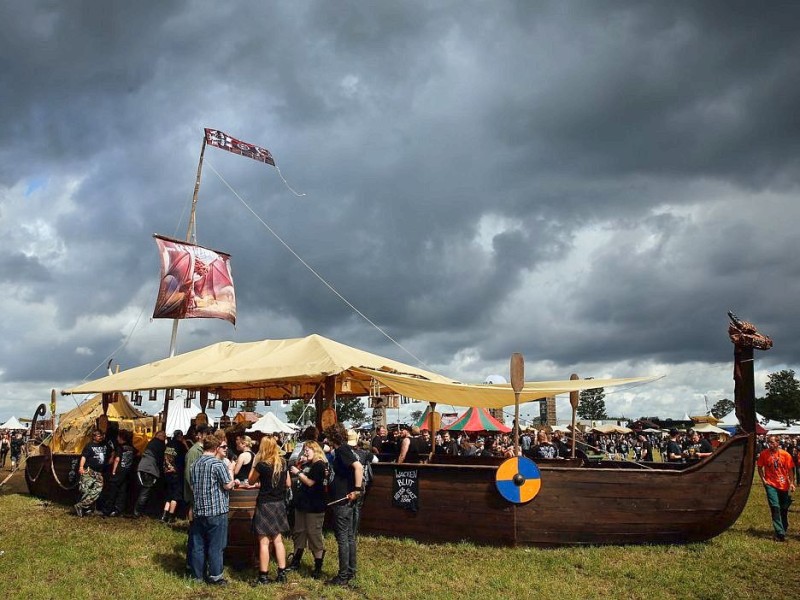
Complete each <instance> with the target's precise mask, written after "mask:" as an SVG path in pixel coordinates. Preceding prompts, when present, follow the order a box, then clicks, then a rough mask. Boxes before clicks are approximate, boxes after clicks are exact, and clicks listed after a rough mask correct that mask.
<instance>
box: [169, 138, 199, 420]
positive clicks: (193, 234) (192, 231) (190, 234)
mask: <svg viewBox="0 0 800 600" xmlns="http://www.w3.org/2000/svg"><path fill="white" fill-rule="evenodd" d="M205 153H206V136H205V135H203V145H202V146H201V148H200V160H199V162H198V163H197V177H196V178H195V180H194V193H193V194H192V211H191V213H190V215H189V226H188V227H187V228H186V241H187V242H190V243H195V242H197V227H196V222H195V215H196V213H197V197H198V195H199V194H200V178H201V177H202V175H203V157H204V156H205ZM179 322H180V319H173V321H172V336H171V337H170V340H169V356H170V358H172V357H173V356H175V351H176V349H177V346H178V323H179ZM203 412H205V409H203ZM168 413H169V394H164V419H163V421H162V425H161V427H162V430H164V431H166V429H167V414H168Z"/></svg>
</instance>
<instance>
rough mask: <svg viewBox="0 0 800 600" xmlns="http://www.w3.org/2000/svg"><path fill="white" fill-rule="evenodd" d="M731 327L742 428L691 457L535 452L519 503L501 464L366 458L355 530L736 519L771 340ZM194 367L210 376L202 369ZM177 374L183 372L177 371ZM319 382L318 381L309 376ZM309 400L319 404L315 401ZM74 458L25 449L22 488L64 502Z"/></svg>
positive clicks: (244, 541)
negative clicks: (402, 492)
mask: <svg viewBox="0 0 800 600" xmlns="http://www.w3.org/2000/svg"><path fill="white" fill-rule="evenodd" d="M729 334H730V337H731V340H732V341H733V343H734V380H735V404H736V414H737V416H738V418H739V423H740V429H741V432H740V433H738V434H737V435H735V436H733V437H732V438H731V439H730V440H729V441H728V442H726V443H725V444H723V445H722V446H720V447H719V448H718V449H717V451H716V452H715V453H714V454H713V455H711V456H710V457H708V458H705V459H703V460H702V461H700V462H699V463H697V464H694V465H691V466H687V467H686V468H682V469H676V468H675V467H674V465H670V464H664V463H648V464H645V465H641V464H637V463H614V462H593V461H586V460H581V459H570V460H551V461H538V464H537V466H538V471H539V479H540V485H539V488H538V493H537V494H536V495H535V497H534V498H533V499H530V500H527V501H525V502H513V501H509V500H507V499H506V498H505V497H504V496H503V495H502V494H501V493H500V492H499V491H498V485H497V477H498V472H499V470H500V469H502V468H503V466H502V465H498V464H478V463H477V461H476V460H475V459H458V458H453V457H438V456H436V455H433V456H431V457H430V461H429V462H428V463H427V464H396V463H376V464H374V465H373V483H372V486H371V488H370V490H369V492H368V494H367V496H366V499H365V502H364V505H363V508H362V511H361V529H360V530H361V532H362V533H366V534H372V535H383V536H397V537H410V538H414V539H417V540H421V541H432V542H454V541H460V540H470V541H473V542H477V543H484V544H502V545H516V544H529V545H537V546H558V545H580V544H645V543H685V542H696V541H703V540H707V539H710V538H712V537H714V536H716V535H719V534H720V533H722V532H723V531H725V530H726V529H727V528H729V527H730V526H731V525H732V524H733V523H734V522H735V521H736V519H737V518H738V517H739V515H740V514H741V512H742V510H743V508H744V506H745V503H746V502H747V498H748V495H749V493H750V489H751V486H752V482H753V469H754V461H755V454H754V453H755V428H756V419H755V406H754V402H755V390H754V382H753V350H754V349H763V350H766V349H768V348H769V347H771V345H772V342H771V340H770V339H769V338H767V337H766V336H762V335H760V334H759V333H758V332H757V331H756V329H755V327H753V326H752V325H751V324H749V323H746V322H743V321H739V320H738V319H736V318H735V317H732V324H731V326H730V328H729ZM317 337H318V336H316V337H315V336H312V338H314V341H315V342H320V341H321V340H324V341H325V342H327V343H330V340H325V338H319V339H317ZM278 346H279V347H280V348H281V349H283V350H285V349H286V347H287V346H291V345H290V344H288V341H286V340H284V341H282V343H281V344H279V345H278ZM329 349H330V348H329ZM350 350H353V349H350ZM231 352H232V351H231V350H230V348H228V349H227V350H226V354H230V353H231ZM245 352H247V353H251V352H253V348H246V349H245ZM358 352H361V351H358ZM290 355H291V356H298V353H296V352H295V351H294V349H292V350H291V352H290ZM369 356H372V357H373V359H374V358H375V357H374V355H367V353H362V354H359V355H358V357H359V360H357V361H356V362H355V363H353V364H360V365H369V364H383V365H387V364H389V362H387V361H388V359H382V358H381V357H377V358H379V359H380V361H378V362H377V363H376V361H375V360H369V359H368V358H369ZM338 358H340V359H341V358H342V357H341V356H338ZM207 359H208V356H204V358H203V362H204V364H210V363H209V362H207ZM176 360H179V361H182V362H189V361H188V359H186V358H185V357H181V356H179V357H175V359H165V360H164V361H159V363H153V364H151V365H145V366H144V367H139V368H138V369H132V370H131V371H129V372H128V373H130V377H128V378H125V379H122V378H120V376H123V375H125V373H126V372H123V373H121V374H119V375H114V376H109V377H107V378H104V379H101V380H98V381H97V382H93V383H89V384H84V386H81V388H86V389H85V390H83V389H81V388H78V389H76V390H72V391H73V392H75V393H78V392H79V391H87V390H89V389H91V390H93V391H100V392H108V391H109V390H110V389H112V388H113V387H114V385H115V384H117V383H123V382H124V383H125V384H126V385H128V384H130V383H131V382H133V381H135V380H137V379H136V378H139V379H138V380H139V381H140V384H141V385H151V384H152V383H154V382H155V381H156V380H158V378H159V377H162V376H164V375H163V373H170V374H171V376H172V375H174V373H173V371H174V365H175V364H177V363H175V362H174V361H176ZM259 360H260V361H261V362H263V361H264V360H265V359H264V357H263V356H261V358H260V359H259ZM353 360H356V359H353ZM312 362H314V364H317V363H319V362H320V359H319V356H315V357H314V358H313V360H312ZM351 363H352V360H351ZM395 366H396V365H395ZM340 368H341V369H342V371H341V372H340V373H339V375H340V376H343V377H344V378H346V379H348V380H349V381H348V387H351V388H353V387H357V383H358V382H359V379H358V377H359V374H361V375H365V374H368V375H370V376H375V377H379V378H381V379H382V382H383V385H385V386H387V387H391V386H395V387H402V384H401V383H398V380H399V378H402V377H404V376H401V375H398V374H397V371H395V372H394V373H388V372H384V373H381V372H379V371H377V370H375V369H374V368H371V367H365V366H361V367H358V368H356V367H346V366H345V367H342V366H341V365H340ZM290 370H292V371H293V372H300V371H302V370H303V369H299V370H298V369H297V368H295V367H292V368H291V369H290ZM219 372H221V373H222V372H225V373H227V372H228V371H227V369H226V366H225V365H220V366H219ZM322 372H323V373H326V374H327V375H325V378H326V379H327V380H328V381H330V378H331V377H333V376H331V375H329V373H330V372H331V371H330V370H328V368H327V367H325V366H323V367H322ZM203 376H204V377H211V378H212V379H213V377H214V375H213V374H212V373H210V372H209V371H206V372H205V373H204V374H203ZM114 377H117V379H113V378H114ZM178 377H185V375H182V374H178ZM303 377H305V376H303ZM303 377H301V378H300V379H295V380H292V381H294V382H295V383H288V381H289V379H281V380H280V384H279V385H278V384H277V383H275V382H274V381H273V383H275V385H278V387H277V388H276V389H286V388H287V386H292V385H294V386H299V388H302V385H310V382H309V381H306V382H305V383H304V384H302V385H301V383H299V382H300V381H301V379H303ZM362 379H363V378H362ZM364 381H365V380H364ZM409 381H411V384H414V385H422V384H424V383H426V382H423V381H422V375H420V374H417V375H416V376H415V377H412V378H409ZM439 383H441V384H442V385H443V386H444V387H445V391H446V392H447V391H449V392H450V393H452V390H453V385H452V384H444V383H442V382H439ZM554 383H555V382H549V385H548V386H545V387H547V388H548V389H552V388H553V384H554ZM570 383H571V384H572V385H574V386H575V387H576V388H577V387H579V386H581V385H582V386H584V387H586V386H590V385H591V386H593V387H597V386H598V385H599V384H600V383H601V382H600V381H599V380H591V383H588V382H587V381H586V380H582V381H574V382H570ZM372 384H373V385H374V381H373V382H372ZM411 384H409V385H411ZM213 385H214V386H216V387H215V389H218V388H221V387H226V389H227V390H228V391H227V393H229V394H234V395H235V394H236V393H244V392H245V390H246V386H245V385H244V384H243V383H241V382H239V383H236V384H234V383H232V382H229V383H228V384H227V386H225V385H223V384H222V383H221V382H220V381H215V382H214V383H213ZM195 386H202V382H201V381H195V382H191V386H187V387H195ZM251 386H252V384H251ZM258 386H259V389H260V390H261V393H267V390H268V389H269V386H268V385H267V382H266V381H263V380H262V381H259V382H258ZM525 386H527V387H523V388H521V389H522V392H521V393H522V395H523V398H524V397H525V394H526V393H527V394H529V395H531V396H534V397H535V395H536V394H537V393H541V389H538V388H536V389H538V391H537V392H532V391H530V390H533V389H534V388H535V386H529V384H525ZM320 387H323V386H321V385H317V388H320ZM326 387H330V388H331V389H333V390H334V391H335V390H336V389H339V388H337V387H336V385H335V383H331V384H330V386H326ZM423 387H424V386H423ZM468 387H474V386H468ZM491 387H492V386H489V387H487V388H482V389H483V391H484V393H486V394H491V393H495V392H496V391H497V390H492V389H490V388H491ZM525 390H528V391H527V392H526V391H525ZM506 391H508V390H506ZM431 393H433V392H431ZM549 393H551V392H548V394H549ZM318 400H319V398H318ZM319 406H320V408H322V407H323V404H322V402H320V405H319ZM320 412H321V411H318V414H319V413H320ZM431 414H432V415H433V414H434V413H433V411H431ZM74 460H75V455H71V456H69V455H57V454H56V455H51V454H49V453H47V452H45V453H44V454H42V455H41V456H36V457H31V459H29V461H28V464H27V466H26V479H27V480H28V485H29V489H30V491H31V493H33V494H36V495H40V496H44V497H47V498H51V499H54V500H59V501H63V502H67V503H71V502H74V501H75V499H76V495H75V494H76V493H77V492H76V491H75V490H69V489H63V488H64V487H65V486H63V485H61V486H56V487H54V486H52V481H53V480H52V479H48V476H47V472H50V473H52V474H54V475H55V476H56V477H57V479H58V480H59V481H60V482H62V484H63V482H65V481H67V482H72V479H70V478H71V473H73V472H74V464H73V461H74ZM459 460H461V462H459ZM509 460H516V459H509ZM445 461H446V462H445ZM481 462H484V463H485V462H493V461H487V460H483V461H481ZM497 462H499V461H497ZM408 471H413V472H414V475H415V479H416V481H417V487H416V488H415V489H416V492H415V493H416V495H417V498H416V502H415V503H414V504H415V508H416V510H413V511H412V510H406V509H405V508H401V507H398V506H397V505H396V503H395V502H394V496H395V494H396V490H397V485H396V482H397V476H398V473H400V474H402V473H404V472H408ZM73 479H74V478H73ZM520 485H523V483H520ZM254 503H255V494H254V492H253V490H241V491H240V490H234V491H232V492H231V512H230V518H231V523H232V526H231V528H230V540H229V547H230V548H231V550H232V551H233V552H235V553H237V554H238V555H239V557H240V558H245V557H246V556H247V555H248V554H249V553H251V552H252V551H253V549H254V548H255V546H254V540H253V539H252V536H251V534H250V533H249V528H248V527H246V526H245V525H242V526H239V525H240V524H243V523H245V522H246V521H247V520H248V518H249V516H250V515H252V510H253V507H254Z"/></svg>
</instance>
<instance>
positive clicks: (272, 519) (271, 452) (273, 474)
mask: <svg viewBox="0 0 800 600" xmlns="http://www.w3.org/2000/svg"><path fill="white" fill-rule="evenodd" d="M253 462H255V466H254V467H253V469H252V470H251V471H250V477H249V483H250V484H251V485H254V484H255V483H256V482H259V483H260V485H261V488H260V489H259V491H258V497H257V499H256V508H255V512H254V513H253V525H252V531H253V533H254V534H255V535H256V536H257V537H258V571H259V572H258V578H257V579H256V583H257V584H264V583H269V582H270V579H269V547H270V544H271V545H272V547H273V548H274V550H275V562H276V563H277V565H278V573H277V576H276V577H275V581H276V582H279V583H280V582H284V581H286V548H285V547H284V545H283V533H285V532H287V531H289V521H288V519H287V517H286V490H287V489H288V488H289V487H290V486H291V485H292V482H291V478H290V477H289V469H288V465H287V463H286V460H285V459H284V458H283V454H282V452H281V450H280V447H279V446H278V444H277V441H276V440H275V438H274V437H272V436H269V435H267V436H264V437H263V438H262V439H261V445H260V446H259V448H258V454H256V456H255V458H254V459H253Z"/></svg>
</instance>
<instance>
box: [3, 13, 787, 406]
mask: <svg viewBox="0 0 800 600" xmlns="http://www.w3.org/2000/svg"><path fill="white" fill-rule="evenodd" d="M798 21H800V5H798V4H785V3H780V4H778V3H775V4H766V5H765V4H761V3H753V2H727V1H726V2H710V1H709V2H588V1H587V2H564V1H561V0H559V1H554V2H534V1H520V2H502V1H499V2H466V1H459V2H447V1H437V2H413V1H407V2H388V1H386V2H371V3H362V2H346V1H341V2H325V1H320V2H305V1H293V2H259V3H228V2H211V1H207V2H179V1H175V2H133V3H131V2H128V3H122V2H109V3H96V2H70V3H62V2H53V1H51V2H40V1H34V0H31V1H27V2H13V3H3V4H2V5H0V102H1V106H2V115H3V127H2V129H0V245H1V248H2V252H0V282H2V285H3V289H4V290H5V291H6V303H5V305H4V307H5V308H4V315H3V317H2V321H0V323H2V329H0V420H5V419H7V418H8V417H10V416H11V415H16V416H18V417H30V416H31V415H32V414H33V411H34V410H35V407H36V406H37V405H38V404H39V403H40V402H46V401H47V400H48V398H49V390H50V389H51V388H56V389H59V390H60V389H63V388H66V387H69V386H72V385H74V384H76V383H79V382H80V381H82V380H83V379H84V378H95V377H98V376H101V375H103V374H104V370H105V362H106V360H107V359H108V357H110V356H113V358H114V361H115V363H118V364H120V365H121V366H122V368H129V367H132V366H137V365H139V364H142V363H145V362H150V361H152V360H156V359H158V358H162V357H163V356H165V355H166V354H167V353H168V349H169V338H170V328H171V322H169V321H163V320H156V321H153V320H151V319H150V316H151V315H152V311H153V305H154V302H155V298H156V293H157V285H158V276H159V263H158V257H157V253H156V246H155V243H154V241H153V240H152V237H151V236H152V234H153V233H160V234H164V235H168V236H175V237H181V238H183V237H185V235H186V227H187V217H188V210H189V205H190V203H191V197H192V191H193V188H194V180H195V173H196V169H197V161H198V157H199V152H200V148H201V144H202V138H203V128H204V127H211V128H215V129H220V130H222V131H225V132H227V133H229V134H231V135H233V136H235V137H237V138H240V139H242V140H246V141H248V142H252V143H255V144H258V145H261V146H264V147H266V148H268V149H269V150H270V151H271V152H272V154H273V156H274V157H275V160H276V162H277V164H278V166H279V167H280V169H281V172H282V174H283V176H284V177H285V178H286V180H287V181H288V183H289V185H291V186H292V187H293V188H294V189H296V190H298V191H300V192H304V193H305V194H306V195H305V196H303V197H300V198H298V197H296V196H294V195H293V194H292V193H291V192H290V191H289V189H287V187H286V186H285V185H284V183H283V182H282V181H281V178H280V177H279V174H278V173H277V171H276V170H275V169H274V168H272V167H270V166H268V165H265V164H262V163H258V162H256V161H253V160H249V159H247V158H243V157H239V156H236V155H233V154H230V153H227V152H224V151H221V150H218V149H214V148H208V149H207V151H206V159H207V160H206V165H205V168H204V171H203V179H202V186H201V189H200V197H199V206H198V217H197V219H198V224H197V236H198V242H199V243H200V244H203V245H206V246H209V247H211V248H215V249H219V250H223V251H226V252H229V253H230V254H231V255H232V257H233V258H232V264H233V275H234V281H235V284H236V292H237V304H238V322H237V326H236V328H235V329H234V328H233V327H232V326H231V325H230V324H229V323H227V322H225V321H221V320H220V321H212V320H191V321H184V322H182V324H181V326H180V332H179V348H178V349H179V351H187V350H191V349H195V348H198V347H201V346H205V345H208V344H211V343H215V342H219V341H223V340H234V341H251V340H257V339H263V338H285V337H301V336H305V335H308V334H310V333H319V334H321V335H325V336H327V337H331V338H333V339H336V340H338V341H340V342H343V343H346V344H350V345H353V346H357V347H360V348H363V349H366V350H369V351H372V352H376V353H378V354H384V355H387V356H390V357H392V358H395V359H397V360H401V361H404V362H408V363H411V364H418V363H417V361H416V360H415V359H414V358H413V357H412V356H410V355H409V354H407V353H406V352H404V351H403V350H402V349H400V348H399V347H398V346H397V345H395V344H393V343H392V342H390V341H389V340H388V339H387V338H386V337H385V336H384V335H383V334H381V333H380V332H379V331H378V330H376V329H375V328H374V327H373V326H372V325H370V324H369V323H368V322H366V321H365V320H364V319H363V318H362V317H360V316H359V315H357V314H356V313H355V312H354V311H353V310H352V309H351V308H350V307H348V306H347V305H346V304H345V303H343V302H342V300H340V299H339V298H337V297H336V296H335V295H334V294H333V293H331V292H330V291H329V290H328V289H327V288H326V287H325V286H324V285H323V284H322V283H321V282H320V281H319V279H317V278H316V277H315V276H314V275H313V274H312V273H311V272H310V271H309V270H308V269H307V268H306V267H305V266H303V264H302V263H301V262H299V261H298V260H297V259H296V258H295V257H294V256H293V255H292V254H291V253H290V252H289V251H287V249H286V248H285V247H284V246H282V245H281V244H280V243H279V242H278V241H277V240H276V238H275V237H273V235H272V234H271V233H270V232H269V231H268V230H267V228H266V227H265V226H264V225H263V224H262V222H260V221H259V219H261V220H263V222H264V223H266V224H267V225H269V227H270V228H272V229H273V230H274V231H275V232H276V233H277V234H278V235H280V236H281V238H282V239H283V240H285V242H286V243H287V244H288V245H289V246H290V247H291V248H292V249H293V250H294V251H295V252H296V253H297V254H298V255H299V256H301V257H302V258H303V260H305V261H306V262H307V263H308V264H309V265H310V266H311V267H313V269H314V270H315V271H316V272H317V273H319V274H320V275H321V276H322V277H323V278H324V279H325V280H326V281H328V282H329V283H330V285H331V286H333V287H334V288H335V289H336V290H338V291H339V292H340V293H341V294H342V295H343V296H344V297H345V298H347V299H348V301H349V302H351V303H352V304H353V305H354V306H356V307H357V308H358V309H359V310H360V311H361V312H363V313H364V315H366V316H367V317H369V319H370V320H372V321H373V322H374V323H376V324H377V325H379V326H380V327H381V328H382V329H383V330H384V331H385V332H386V333H388V335H390V336H391V337H393V338H394V339H395V340H397V341H398V342H399V343H400V344H401V345H402V346H403V347H404V348H406V349H407V350H408V351H409V352H410V353H411V354H413V355H414V356H416V357H418V358H419V359H421V360H422V361H424V364H425V366H427V367H428V368H430V369H433V370H436V371H438V372H441V373H443V374H445V375H448V376H451V377H453V378H457V379H460V380H463V381H469V382H478V381H483V380H484V379H485V378H486V377H487V376H488V375H490V374H502V375H505V376H506V377H507V376H508V361H509V357H510V355H511V353H512V352H522V353H523V354H524V356H525V361H526V363H525V364H526V378H527V379H529V380H539V379H567V378H568V377H569V375H570V373H573V372H576V373H578V374H579V375H581V376H582V377H590V376H593V377H605V376H633V375H663V376H664V377H663V379H660V380H658V381H657V382H655V383H651V384H648V385H640V386H637V387H634V388H630V389H617V390H615V391H614V392H613V393H610V394H608V396H607V398H606V403H607V406H608V410H609V412H610V413H612V414H613V415H625V416H627V417H638V416H643V415H647V416H654V415H658V416H661V417H670V416H671V417H681V416H682V415H683V414H684V413H686V412H688V413H689V414H700V413H702V412H705V403H706V401H707V402H708V405H709V407H710V406H711V405H713V403H714V402H716V401H717V400H719V399H721V398H724V397H732V395H733V381H732V379H731V364H732V345H731V343H730V341H729V340H728V337H727V333H726V327H727V317H726V311H727V310H728V309H733V310H734V311H735V312H737V313H738V314H739V315H740V316H741V317H742V318H745V319H748V320H751V321H753V322H754V323H756V324H757V325H758V326H759V328H760V329H761V330H762V331H763V332H765V333H767V334H769V335H771V336H772V337H773V338H774V342H775V347H774V349H773V350H771V351H769V352H766V353H757V362H756V370H757V393H758V394H759V395H760V394H763V393H764V390H763V384H764V381H765V380H766V375H767V374H768V373H770V372H774V371H776V370H778V369H782V368H796V367H797V366H798V362H800V360H799V359H800V320H798V318H797V307H798V297H800V277H799V275H800V261H798V257H797V254H798V250H799V249H800V242H798V233H797V230H798V221H800V208H798V202H797V200H798V187H799V184H800V168H799V167H800V160H798V159H799V158H800V118H798V109H797V107H798V105H800V97H799V96H800V94H798V89H799V88H800V61H798V56H800V37H799V36H798V35H797V31H798V26H800V22H798ZM226 182H227V183H226ZM229 186H230V187H229ZM231 188H232V189H233V190H234V191H235V193H234V191H231ZM237 195H238V196H239V197H240V198H241V200H240V199H239V198H237ZM245 204H246V205H247V206H249V207H250V208H251V209H252V211H254V212H255V213H256V214H257V215H258V218H257V217H256V216H254V215H253V213H251V212H250V211H249V210H248V208H247V207H246V206H245ZM98 366H99V367H100V368H99V369H98ZM59 402H60V403H61V406H62V407H64V408H65V409H66V408H70V407H71V406H74V402H75V400H73V399H72V398H71V397H66V398H63V399H61V400H60V401H59ZM563 405H564V406H568V403H566V402H565V403H563ZM145 408H147V407H145ZM568 412H569V411H568V410H567V409H565V408H563V406H562V408H561V409H560V415H563V416H566V415H567V414H568Z"/></svg>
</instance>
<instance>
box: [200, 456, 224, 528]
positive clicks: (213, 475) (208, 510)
mask: <svg viewBox="0 0 800 600" xmlns="http://www.w3.org/2000/svg"><path fill="white" fill-rule="evenodd" d="M230 481H231V475H230V473H228V469H226V468H225V465H224V464H223V462H222V461H221V460H219V459H218V458H214V457H213V456H208V455H207V454H203V456H201V457H200V458H198V459H197V460H196V461H195V463H194V464H193V465H192V491H193V492H194V514H195V515H197V516H198V517H213V516H216V515H222V514H225V513H226V512H228V490H226V489H225V488H224V487H223V486H224V485H225V484H226V483H230Z"/></svg>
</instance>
